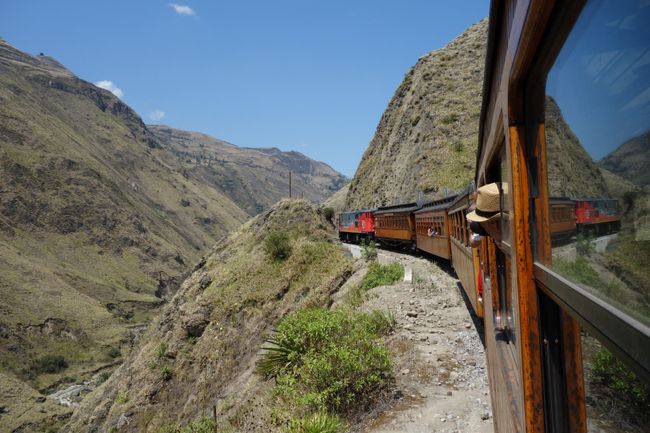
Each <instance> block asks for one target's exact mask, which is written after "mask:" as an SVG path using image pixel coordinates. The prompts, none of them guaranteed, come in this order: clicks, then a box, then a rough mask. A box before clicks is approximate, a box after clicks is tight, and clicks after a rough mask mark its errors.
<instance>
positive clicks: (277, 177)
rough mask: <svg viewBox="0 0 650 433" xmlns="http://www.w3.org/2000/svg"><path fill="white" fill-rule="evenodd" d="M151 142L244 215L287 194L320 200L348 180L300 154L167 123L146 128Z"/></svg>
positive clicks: (264, 206)
mask: <svg viewBox="0 0 650 433" xmlns="http://www.w3.org/2000/svg"><path fill="white" fill-rule="evenodd" d="M148 129H149V131H151V132H152V133H153V135H154V137H155V138H156V140H157V142H158V143H160V145H161V146H162V147H163V149H165V150H167V151H168V153H169V154H171V155H174V156H175V160H172V161H170V163H172V164H176V165H177V166H178V167H179V169H180V170H182V172H183V173H185V174H186V175H188V176H191V177H193V178H195V179H198V180H199V181H200V182H202V183H204V184H207V185H211V186H213V187H214V188H215V189H218V190H221V191H223V192H224V193H225V194H227V195H228V196H229V197H230V198H231V199H232V200H234V201H235V202H236V203H237V204H238V205H239V206H240V207H241V208H242V209H244V210H245V211H246V212H247V213H248V214H249V215H251V216H252V215H256V214H258V213H259V212H261V211H263V210H265V209H268V208H269V207H270V206H271V205H272V204H274V203H275V202H277V201H278V200H279V199H280V198H282V197H285V196H287V195H288V193H289V191H288V182H289V180H288V176H289V172H291V175H292V194H293V196H294V197H304V198H305V199H306V200H310V201H312V202H317V203H320V202H322V201H324V200H325V199H326V198H327V197H328V196H330V195H331V194H332V193H334V192H335V191H337V190H338V189H339V188H340V187H341V186H342V185H343V184H345V183H346V182H347V181H348V179H347V178H346V177H345V176H343V175H342V174H340V173H338V172H337V171H336V170H334V169H333V168H332V167H330V166H329V165H327V164H325V163H322V162H318V161H314V160H312V159H310V158H308V157H306V156H305V155H303V154H302V153H300V152H295V151H294V152H282V151H280V150H278V149H276V148H266V149H264V148H246V147H237V146H234V145H232V144H230V143H227V142H225V141H222V140H217V139H215V138H212V137H210V136H208V135H205V134H200V133H197V132H187V131H181V130H178V129H173V128H170V127H167V126H152V125H150V126H148Z"/></svg>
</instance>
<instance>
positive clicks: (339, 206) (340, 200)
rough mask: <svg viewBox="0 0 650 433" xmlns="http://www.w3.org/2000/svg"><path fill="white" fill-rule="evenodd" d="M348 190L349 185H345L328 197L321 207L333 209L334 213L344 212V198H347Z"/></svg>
mask: <svg viewBox="0 0 650 433" xmlns="http://www.w3.org/2000/svg"><path fill="white" fill-rule="evenodd" d="M349 190H350V184H349V183H346V184H345V185H343V186H342V187H341V189H339V190H338V191H336V192H335V193H334V194H332V195H331V196H329V197H328V198H327V200H325V202H324V203H323V206H325V207H331V208H332V209H334V212H335V213H341V212H343V211H344V210H345V198H346V197H347V195H348V191H349Z"/></svg>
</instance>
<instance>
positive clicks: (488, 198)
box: [467, 182, 508, 246]
mask: <svg viewBox="0 0 650 433" xmlns="http://www.w3.org/2000/svg"><path fill="white" fill-rule="evenodd" d="M507 193H508V184H507V183H505V182H504V183H501V182H494V183H489V184H487V185H483V186H482V187H480V188H479V189H478V190H477V191H476V205H475V208H474V210H473V211H471V212H469V213H468V214H467V220H468V221H469V228H470V230H471V231H472V238H471V245H472V246H478V243H479V241H480V237H481V236H490V237H491V238H492V239H494V240H495V241H497V242H500V241H501V226H500V224H499V223H500V220H501V217H502V216H503V212H504V208H503V201H504V196H505V194H507Z"/></svg>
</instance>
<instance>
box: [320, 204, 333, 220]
mask: <svg viewBox="0 0 650 433" xmlns="http://www.w3.org/2000/svg"><path fill="white" fill-rule="evenodd" d="M323 215H324V216H325V219H326V220H327V221H331V222H334V208H331V207H324V208H323Z"/></svg>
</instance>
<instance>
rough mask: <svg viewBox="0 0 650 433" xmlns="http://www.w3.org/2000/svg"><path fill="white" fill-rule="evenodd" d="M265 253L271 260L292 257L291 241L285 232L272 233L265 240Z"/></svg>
mask: <svg viewBox="0 0 650 433" xmlns="http://www.w3.org/2000/svg"><path fill="white" fill-rule="evenodd" d="M264 253H266V255H267V257H269V258H270V259H271V260H275V261H278V260H284V259H286V258H287V257H289V256H290V255H291V240H290V239H289V234H288V233H285V232H271V233H269V235H268V236H267V237H266V239H264Z"/></svg>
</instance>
